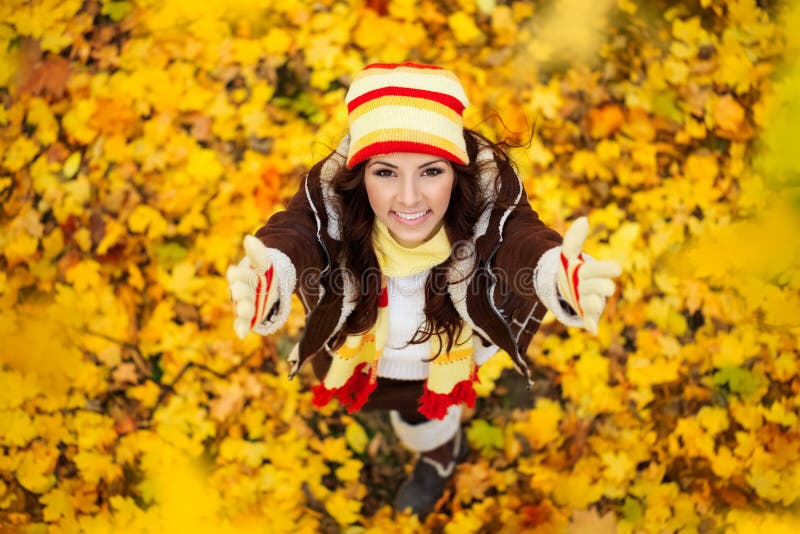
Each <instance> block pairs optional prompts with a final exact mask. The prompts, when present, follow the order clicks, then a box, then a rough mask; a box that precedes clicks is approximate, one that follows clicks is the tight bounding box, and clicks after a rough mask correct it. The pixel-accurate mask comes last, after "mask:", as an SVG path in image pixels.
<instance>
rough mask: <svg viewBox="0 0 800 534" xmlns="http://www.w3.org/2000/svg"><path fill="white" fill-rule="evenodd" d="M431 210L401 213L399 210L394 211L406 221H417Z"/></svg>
mask: <svg viewBox="0 0 800 534" xmlns="http://www.w3.org/2000/svg"><path fill="white" fill-rule="evenodd" d="M430 212H431V210H423V211H415V212H413V213H400V212H399V211H393V212H392V213H393V214H394V215H395V216H396V217H397V218H399V219H402V220H404V221H416V220H419V219H421V218H423V217H424V216H426V215H427V214H428V213H430Z"/></svg>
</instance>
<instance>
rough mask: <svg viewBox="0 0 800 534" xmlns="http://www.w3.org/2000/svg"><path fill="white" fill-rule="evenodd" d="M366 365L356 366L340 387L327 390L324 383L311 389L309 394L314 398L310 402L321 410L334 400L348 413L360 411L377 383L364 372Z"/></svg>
mask: <svg viewBox="0 0 800 534" xmlns="http://www.w3.org/2000/svg"><path fill="white" fill-rule="evenodd" d="M366 365H367V363H366V362H362V363H360V364H358V365H357V366H356V368H355V370H354V371H353V374H352V375H351V376H350V378H348V379H347V382H345V383H344V384H343V385H342V386H341V387H338V388H333V389H328V388H327V387H325V384H324V383H320V384H317V385H316V386H314V387H312V388H311V392H312V393H313V395H314V397H313V399H312V401H311V402H313V403H314V406H316V407H317V408H322V407H323V406H325V405H326V404H328V403H329V402H330V401H331V399H334V398H335V399H337V400H338V401H339V402H340V403H342V406H344V407H345V408H347V411H348V412H349V413H352V412H355V411H357V410H360V409H361V407H362V406H364V403H366V402H367V399H369V396H370V394H371V393H372V392H373V391H375V388H376V387H377V386H378V381H377V380H373V379H372V377H371V376H370V374H369V373H365V372H364V368H365V367H366Z"/></svg>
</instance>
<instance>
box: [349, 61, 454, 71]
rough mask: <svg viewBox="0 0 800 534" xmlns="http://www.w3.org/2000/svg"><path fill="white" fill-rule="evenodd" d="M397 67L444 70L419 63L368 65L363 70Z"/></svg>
mask: <svg viewBox="0 0 800 534" xmlns="http://www.w3.org/2000/svg"><path fill="white" fill-rule="evenodd" d="M399 67H411V68H414V69H431V70H444V67H437V66H436V65H423V64H421V63H414V62H411V61H406V62H405V63H370V64H369V65H367V66H366V67H364V70H367V69H396V68H399Z"/></svg>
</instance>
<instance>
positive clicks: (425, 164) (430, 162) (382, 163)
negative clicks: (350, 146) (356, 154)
mask: <svg viewBox="0 0 800 534" xmlns="http://www.w3.org/2000/svg"><path fill="white" fill-rule="evenodd" d="M440 161H445V160H444V158H439V159H435V160H433V161H429V162H427V163H423V164H422V165H420V166H419V167H417V169H421V168H423V167H427V166H428V165H433V164H434V163H439V162H440ZM378 164H380V165H386V166H387V167H391V168H393V169H397V168H398V167H397V165H392V164H391V163H389V162H387V161H380V160H379V161H373V162H372V163H370V164H369V165H368V166H369V167H372V166H373V165H378Z"/></svg>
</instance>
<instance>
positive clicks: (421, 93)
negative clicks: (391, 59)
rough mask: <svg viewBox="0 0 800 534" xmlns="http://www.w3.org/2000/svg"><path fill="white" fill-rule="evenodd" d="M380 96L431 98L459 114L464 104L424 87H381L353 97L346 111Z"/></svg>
mask: <svg viewBox="0 0 800 534" xmlns="http://www.w3.org/2000/svg"><path fill="white" fill-rule="evenodd" d="M382 96H410V97H413V98H424V99H425V100H433V101H434V102H438V103H439V104H442V105H444V106H447V107H448V108H450V109H452V110H453V111H455V112H456V113H458V114H459V115H461V113H462V112H463V111H464V104H462V103H461V101H460V100H459V99H457V98H455V97H452V96H450V95H446V94H444V93H439V92H436V91H426V90H425V89H413V88H411V87H392V86H390V87H381V88H380V89H375V90H374V91H369V92H366V93H364V94H363V95H361V96H359V97H356V98H354V99H353V100H351V101H350V103H349V104H347V112H348V113H352V112H353V110H354V109H356V108H357V107H358V106H360V105H362V104H365V103H367V102H369V101H370V100H375V99H376V98H381V97H382Z"/></svg>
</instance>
